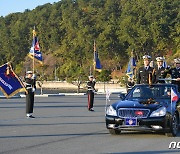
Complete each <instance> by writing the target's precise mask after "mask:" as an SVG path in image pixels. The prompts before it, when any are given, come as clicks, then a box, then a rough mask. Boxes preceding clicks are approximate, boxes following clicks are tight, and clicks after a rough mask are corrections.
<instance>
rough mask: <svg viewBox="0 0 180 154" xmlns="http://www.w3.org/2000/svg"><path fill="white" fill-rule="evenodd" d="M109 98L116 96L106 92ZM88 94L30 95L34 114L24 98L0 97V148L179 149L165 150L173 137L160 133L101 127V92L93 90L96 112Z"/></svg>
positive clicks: (69, 152) (69, 151) (72, 152)
mask: <svg viewBox="0 0 180 154" xmlns="http://www.w3.org/2000/svg"><path fill="white" fill-rule="evenodd" d="M110 99H111V102H110V103H112V102H114V101H116V100H118V97H117V95H116V94H113V95H111V97H110ZM86 106H87V96H86V95H85V96H61V97H45V98H35V108H34V116H35V117H36V118H35V119H26V117H25V98H16V99H0V153H7V154H86V153H90V154H99V153H113V154H116V153H123V154H130V153H138V154H141V153H151V154H155V153H158V154H161V153H179V152H180V149H169V148H168V147H169V143H170V142H171V141H176V142H180V133H179V134H178V136H177V137H170V138H169V137H166V136H165V135H163V134H159V133H145V132H141V133H139V132H138V133H137V132H123V133H122V134H121V135H117V136H112V135H110V134H109V132H108V130H107V129H106V127H105V119H104V106H105V95H96V96H95V104H94V109H95V112H89V111H87V107H86Z"/></svg>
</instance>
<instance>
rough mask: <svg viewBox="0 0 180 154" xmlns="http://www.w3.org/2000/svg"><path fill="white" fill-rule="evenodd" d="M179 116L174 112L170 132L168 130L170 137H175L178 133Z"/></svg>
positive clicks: (167, 133)
mask: <svg viewBox="0 0 180 154" xmlns="http://www.w3.org/2000/svg"><path fill="white" fill-rule="evenodd" d="M178 130H179V128H178V118H177V115H176V114H174V115H173V118H172V120H171V124H170V131H169V132H166V133H165V134H166V136H168V137H175V136H176V135H177V133H178Z"/></svg>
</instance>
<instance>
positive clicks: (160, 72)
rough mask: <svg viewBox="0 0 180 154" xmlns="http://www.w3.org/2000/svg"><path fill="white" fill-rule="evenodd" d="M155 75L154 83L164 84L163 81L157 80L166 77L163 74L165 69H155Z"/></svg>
mask: <svg viewBox="0 0 180 154" xmlns="http://www.w3.org/2000/svg"><path fill="white" fill-rule="evenodd" d="M154 69H155V75H156V83H165V81H163V80H159V79H164V78H165V77H166V74H165V68H164V67H163V66H162V67H159V68H158V67H155V68H154Z"/></svg>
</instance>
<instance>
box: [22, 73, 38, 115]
mask: <svg viewBox="0 0 180 154" xmlns="http://www.w3.org/2000/svg"><path fill="white" fill-rule="evenodd" d="M25 87H26V90H27V92H28V93H27V94H26V116H27V118H35V117H34V116H32V113H33V108H34V91H35V89H36V81H35V78H34V79H33V78H32V71H28V72H27V77H26V78H25Z"/></svg>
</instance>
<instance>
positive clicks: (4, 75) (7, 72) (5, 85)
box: [0, 63, 26, 98]
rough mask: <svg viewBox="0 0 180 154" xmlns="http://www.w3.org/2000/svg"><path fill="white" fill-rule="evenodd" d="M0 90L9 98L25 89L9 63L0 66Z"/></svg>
mask: <svg viewBox="0 0 180 154" xmlns="http://www.w3.org/2000/svg"><path fill="white" fill-rule="evenodd" d="M0 90H1V91H2V92H3V94H4V95H5V96H6V97H7V98H9V97H11V96H13V95H15V94H16V93H18V92H19V91H26V89H25V87H24V85H23V83H22V82H21V80H20V79H19V77H18V76H17V75H16V74H15V73H14V71H13V70H12V67H11V65H10V64H9V63H6V64H4V65H2V66H0Z"/></svg>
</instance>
